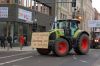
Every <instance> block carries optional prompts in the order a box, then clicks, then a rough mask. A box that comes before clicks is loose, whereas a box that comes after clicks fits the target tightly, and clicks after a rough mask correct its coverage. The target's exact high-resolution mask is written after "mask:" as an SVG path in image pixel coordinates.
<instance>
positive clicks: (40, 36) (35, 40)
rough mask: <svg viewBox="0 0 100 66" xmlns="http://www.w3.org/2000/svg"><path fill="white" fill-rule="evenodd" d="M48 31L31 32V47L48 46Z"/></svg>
mask: <svg viewBox="0 0 100 66" xmlns="http://www.w3.org/2000/svg"><path fill="white" fill-rule="evenodd" d="M48 42H49V32H34V33H32V39H31V47H32V48H48Z"/></svg>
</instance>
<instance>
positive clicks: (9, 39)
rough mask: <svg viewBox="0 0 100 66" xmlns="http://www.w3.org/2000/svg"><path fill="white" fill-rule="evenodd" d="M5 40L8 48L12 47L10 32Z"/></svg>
mask: <svg viewBox="0 0 100 66" xmlns="http://www.w3.org/2000/svg"><path fill="white" fill-rule="evenodd" d="M7 41H8V44H9V45H10V48H12V37H11V36H10V34H9V35H8V37H7Z"/></svg>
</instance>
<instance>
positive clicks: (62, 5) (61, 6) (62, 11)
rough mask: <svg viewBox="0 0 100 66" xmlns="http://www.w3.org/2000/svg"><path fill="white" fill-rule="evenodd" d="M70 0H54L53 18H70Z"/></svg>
mask: <svg viewBox="0 0 100 66" xmlns="http://www.w3.org/2000/svg"><path fill="white" fill-rule="evenodd" d="M71 2H72V1H71V0H56V7H55V8H56V9H55V19H56V20H64V19H65V20H66V19H71V18H72V6H71Z"/></svg>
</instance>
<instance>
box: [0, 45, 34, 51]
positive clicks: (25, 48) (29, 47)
mask: <svg viewBox="0 0 100 66" xmlns="http://www.w3.org/2000/svg"><path fill="white" fill-rule="evenodd" d="M34 50H35V49H32V48H31V46H23V48H22V50H20V47H13V48H9V49H8V47H6V48H2V47H0V51H34Z"/></svg>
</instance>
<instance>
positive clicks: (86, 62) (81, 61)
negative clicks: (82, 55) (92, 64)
mask: <svg viewBox="0 0 100 66" xmlns="http://www.w3.org/2000/svg"><path fill="white" fill-rule="evenodd" d="M80 61H81V62H83V63H88V62H87V61H84V60H80Z"/></svg>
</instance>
